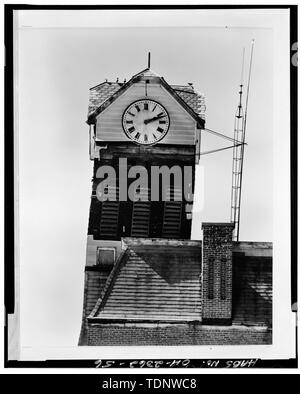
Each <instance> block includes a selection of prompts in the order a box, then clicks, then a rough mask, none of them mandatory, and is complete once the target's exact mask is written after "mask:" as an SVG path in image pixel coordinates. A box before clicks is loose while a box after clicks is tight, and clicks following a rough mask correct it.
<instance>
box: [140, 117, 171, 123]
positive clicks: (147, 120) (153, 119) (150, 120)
mask: <svg viewBox="0 0 300 394" xmlns="http://www.w3.org/2000/svg"><path fill="white" fill-rule="evenodd" d="M165 116H166V115H160V116H154V118H150V119H145V120H144V123H145V124H148V123H150V122H154V121H155V120H158V119H160V118H164V117H165Z"/></svg>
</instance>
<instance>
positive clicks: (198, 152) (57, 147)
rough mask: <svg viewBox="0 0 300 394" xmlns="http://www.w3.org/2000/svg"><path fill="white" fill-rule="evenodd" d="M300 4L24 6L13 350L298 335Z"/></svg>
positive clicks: (266, 340) (18, 50)
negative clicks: (294, 128) (299, 56)
mask: <svg viewBox="0 0 300 394" xmlns="http://www.w3.org/2000/svg"><path fill="white" fill-rule="evenodd" d="M288 18H289V12H288V10H272V9H267V10H263V9H260V10H246V9H240V10H231V9H227V10H217V9H209V10H204V9H203V10H201V9H197V10H188V9H186V10H185V9H182V10H175V9H169V10H168V9H164V10H158V9H151V10H146V9H136V10H134V9H121V10H120V9H110V10H107V9H102V10H101V9H99V10H88V9H87V10H85V9H82V10H45V9H44V10H43V9H42V10H34V9H33V10H26V9H24V10H19V11H17V12H16V13H15V14H14V37H13V53H14V69H13V72H14V89H15V90H14V136H15V137H14V144H15V156H14V168H15V170H14V171H15V173H14V174H15V184H14V185H15V186H14V187H15V214H16V215H15V217H16V219H15V226H16V228H17V229H18V230H17V232H16V237H17V238H16V241H17V242H16V248H17V249H16V250H17V252H16V255H15V256H16V257H15V259H16V260H15V261H16V263H15V278H16V281H15V284H16V285H15V294H16V296H15V300H16V307H15V309H14V314H12V315H11V316H10V318H9V320H8V321H9V322H10V324H11V326H10V327H11V329H10V330H9V335H8V340H9V343H10V344H11V354H12V355H14V357H16V358H18V359H20V360H24V361H26V360H40V359H41V360H45V359H56V358H57V359H65V358H77V359H84V358H89V359H103V358H108V356H109V355H110V354H112V356H111V357H110V358H118V357H121V358H126V357H127V358H132V359H135V358H134V357H133V356H134V355H135V354H136V357H137V359H138V358H139V357H141V355H144V356H143V357H144V358H147V356H148V355H149V357H150V356H151V357H154V355H156V354H162V355H164V358H168V357H169V354H170V357H171V358H173V357H174V355H175V354H178V356H179V355H180V354H181V352H182V355H184V356H182V358H185V359H189V358H199V359H200V358H206V357H209V358H222V357H221V355H222V354H224V357H225V358H226V357H227V358H228V355H230V354H231V355H232V356H231V358H234V357H236V355H239V354H240V355H241V356H240V357H241V358H247V357H248V358H250V357H252V358H253V359H254V358H255V359H258V358H260V356H259V355H261V357H262V356H265V357H266V358H268V357H273V358H274V357H275V356H274V354H275V351H277V353H278V354H280V355H281V353H282V355H284V354H285V352H286V353H290V352H291V349H292V348H293V345H294V340H295V338H294V335H293V334H292V333H293V332H294V331H293V330H294V329H295V327H294V326H293V322H294V318H295V314H294V313H293V312H292V306H291V304H292V303H291V298H290V294H291V288H290V286H291V280H290V272H291V263H290V253H291V251H290V214H289V212H290V203H289V201H290V184H289V172H288V171H289V162H290V156H289V155H290V131H289V127H290V126H289V123H288V119H289V111H290V108H289V90H288V89H286V88H285V87H286V86H288V85H287V84H286V81H287V82H288V83H289V74H288V69H289V67H290V65H289V64H288V62H284V61H283V62H282V63H280V61H282V60H283V58H284V57H283V55H284V56H285V55H286V54H287V55H288V54H289V51H290V48H289V43H288V37H289V24H288V20H289V19H288ZM277 26H279V27H278V28H277ZM276 29H277V30H276ZM280 89H282V90H280ZM284 122H286V123H284ZM283 332H285V333H286V334H287V333H290V335H285V336H284V339H282V338H281V335H283ZM276 349H277V350H276ZM278 349H279V350H278ZM248 350H249V353H247V352H248ZM190 351H191V355H190V357H188V356H189V354H190V353H189V352H190ZM135 352H137V353H135ZM151 352H153V353H151ZM155 352H157V353H155ZM159 352H160V353H159ZM169 352H170V353H169ZM176 352H177V353H176ZM222 352H224V353H222ZM272 352H274V353H272ZM257 354H258V355H257ZM104 355H105V356H104ZM66 356H67V357H66ZM178 356H177V358H180V357H181V356H179V357H178ZM224 357H223V358H224Z"/></svg>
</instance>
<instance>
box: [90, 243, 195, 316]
mask: <svg viewBox="0 0 300 394" xmlns="http://www.w3.org/2000/svg"><path fill="white" fill-rule="evenodd" d="M200 259H201V243H199V242H198V243H197V242H194V243H193V245H191V241H189V244H188V242H187V243H186V245H185V244H184V242H181V245H178V246H174V245H170V244H168V241H166V243H165V244H162V243H161V244H159V245H158V244H155V243H153V244H152V245H151V244H146V245H145V244H138V245H128V249H127V254H126V256H125V258H123V259H122V260H121V261H120V262H119V267H118V268H116V269H115V273H114V277H113V279H112V281H111V283H110V286H109V287H108V288H107V289H106V294H104V295H103V299H102V302H101V303H100V305H99V306H98V309H97V311H96V310H95V311H94V312H95V313H94V316H93V317H98V318H100V319H119V320H122V319H126V320H134V321H136V320H139V321H195V320H199V318H200V316H201V294H200V261H201V260H200Z"/></svg>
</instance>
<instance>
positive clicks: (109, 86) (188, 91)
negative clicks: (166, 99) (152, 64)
mask: <svg viewBox="0 0 300 394" xmlns="http://www.w3.org/2000/svg"><path fill="white" fill-rule="evenodd" d="M156 75H157V74H156V73H154V72H153V71H151V70H150V69H146V70H143V71H141V72H140V73H138V74H136V75H135V76H134V77H133V78H136V77H154V76H156ZM124 85H125V83H121V82H108V81H106V82H103V83H100V84H99V85H97V86H94V87H93V88H91V89H90V97H89V107H88V117H89V116H90V115H91V114H93V112H95V111H96V110H97V108H99V107H100V106H101V105H102V104H103V103H104V102H105V101H106V100H108V99H109V98H111V97H112V96H113V95H114V94H115V93H116V92H117V91H118V90H119V89H120V88H121V87H123V86H124ZM170 87H171V88H172V89H173V90H174V92H175V93H176V94H178V96H179V97H180V98H181V99H182V100H183V101H184V102H185V103H186V104H187V105H188V106H189V107H190V108H191V109H192V110H193V111H194V112H195V113H196V114H197V115H198V116H199V117H200V118H201V119H203V120H205V110H206V106H205V97H204V95H203V94H201V93H198V92H196V91H195V90H194V88H193V87H192V86H191V85H187V86H185V85H170Z"/></svg>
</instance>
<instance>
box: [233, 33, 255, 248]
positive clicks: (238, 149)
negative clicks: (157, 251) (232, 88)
mask: <svg viewBox="0 0 300 394" xmlns="http://www.w3.org/2000/svg"><path fill="white" fill-rule="evenodd" d="M253 48H254V40H252V45H251V57H250V67H249V76H248V86H247V96H246V107H245V113H244V111H243V107H242V97H243V86H244V85H243V79H244V62H245V48H243V57H242V72H241V84H240V91H239V96H240V97H239V104H238V108H237V111H236V115H235V121H234V148H233V160H232V187H231V218H230V220H231V222H232V223H234V224H235V227H234V233H233V240H234V241H239V232H240V211H241V190H242V178H243V164H244V147H245V133H246V121H247V109H248V98H249V87H250V78H251V71H252V58H253Z"/></svg>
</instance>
